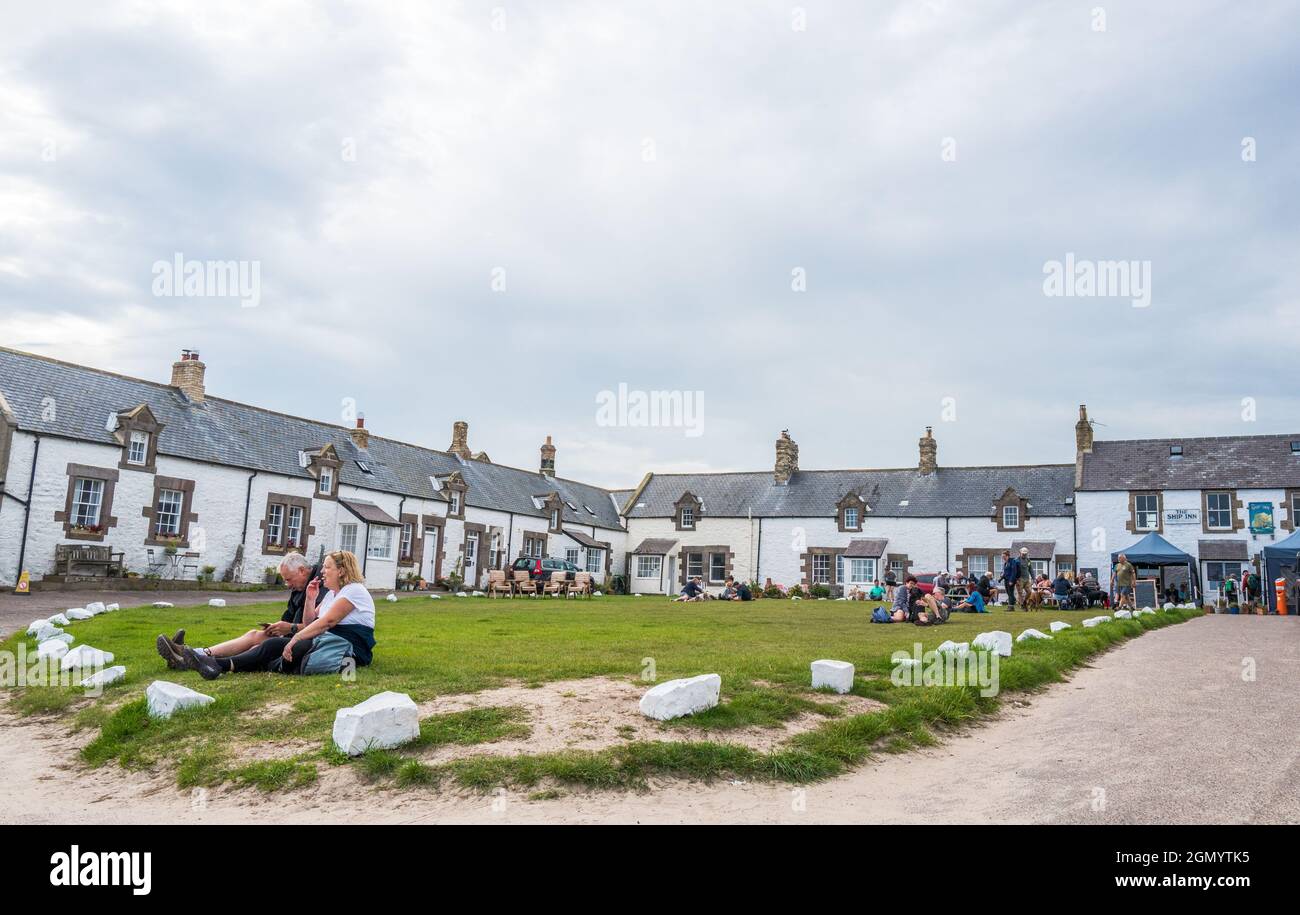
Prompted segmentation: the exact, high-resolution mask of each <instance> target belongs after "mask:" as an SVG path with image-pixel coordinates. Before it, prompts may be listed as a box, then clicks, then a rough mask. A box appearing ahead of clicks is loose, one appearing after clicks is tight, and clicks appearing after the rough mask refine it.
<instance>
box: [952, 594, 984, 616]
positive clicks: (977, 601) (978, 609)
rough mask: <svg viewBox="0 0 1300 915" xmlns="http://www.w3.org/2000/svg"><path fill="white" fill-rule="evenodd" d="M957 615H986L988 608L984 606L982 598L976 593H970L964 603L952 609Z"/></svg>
mask: <svg viewBox="0 0 1300 915" xmlns="http://www.w3.org/2000/svg"><path fill="white" fill-rule="evenodd" d="M953 609H954V610H956V611H958V612H959V613H988V612H989V611H988V608H987V607H985V606H984V596H983V595H982V594H980V593H979V592H978V591H971V593H970V596H968V597H967V598H966V599H965V600H964V601H962V602H961V603H960V604H958V605H957V606H955V607H953Z"/></svg>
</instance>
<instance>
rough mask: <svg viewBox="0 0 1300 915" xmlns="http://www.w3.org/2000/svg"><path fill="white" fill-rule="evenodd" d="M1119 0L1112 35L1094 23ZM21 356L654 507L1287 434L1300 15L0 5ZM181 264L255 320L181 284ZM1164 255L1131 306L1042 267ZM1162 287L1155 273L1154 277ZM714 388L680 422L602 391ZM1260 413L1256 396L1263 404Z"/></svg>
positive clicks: (0, 238)
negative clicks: (174, 375) (203, 377)
mask: <svg viewBox="0 0 1300 915" xmlns="http://www.w3.org/2000/svg"><path fill="white" fill-rule="evenodd" d="M1099 7H1100V8H1101V9H1102V10H1104V12H1101V13H1100V14H1099V12H1098V8H1099ZM4 20H5V23H4V29H3V32H2V33H0V345H6V346H12V347H16V348H19V349H25V350H30V351H33V352H39V353H43V354H48V355H51V356H55V357H59V358H63V359H67V360H71V361H75V362H82V363H86V364H90V365H94V366H99V367H103V368H107V369H111V370H114V371H118V372H123V373H127V374H132V375H139V376H142V377H146V378H152V379H157V380H160V381H166V380H167V379H168V378H169V375H170V363H171V362H172V360H173V359H174V358H175V356H176V354H178V353H179V351H180V350H181V349H182V348H183V347H188V348H194V349H198V350H200V351H201V353H202V357H203V359H204V361H205V362H206V363H207V365H208V370H207V379H208V390H209V392H210V393H212V394H215V395H218V396H223V397H227V398H231V399H235V400H241V401H245V402H248V403H253V404H258V405H262V406H266V407H269V408H272V409H276V410H281V411H285V412H290V413H295V414H301V415H307V416H311V417H314V418H319V419H325V420H332V421H339V420H340V415H341V410H342V407H343V405H344V404H345V402H348V399H351V400H355V402H356V404H357V406H358V408H359V409H360V410H362V411H363V412H364V413H365V415H366V417H367V425H368V426H369V427H370V428H371V429H372V430H373V431H374V432H375V433H376V434H379V435H385V436H390V437H394V438H400V439H405V440H408V441H413V442H417V443H420V444H426V445H431V446H434V447H445V446H446V445H447V444H448V441H449V439H450V428H451V424H452V422H453V420H455V419H466V420H468V421H469V423H470V444H471V446H472V447H474V448H475V449H476V450H477V449H483V450H486V451H487V452H488V453H489V454H490V455H491V457H492V458H493V459H494V460H496V461H498V462H502V463H510V464H516V465H519V466H524V467H530V468H531V467H535V466H536V464H537V446H538V444H540V442H541V441H542V439H543V438H544V437H545V436H546V435H547V434H550V435H552V436H554V438H555V441H556V443H557V445H558V447H559V455H558V459H557V462H558V467H559V471H560V474H561V475H562V476H570V477H577V478H579V479H586V480H589V481H591V482H597V483H604V484H610V485H631V484H634V483H635V482H636V481H637V480H638V479H639V478H640V476H641V475H642V474H643V473H644V472H645V471H647V470H656V471H672V470H696V469H712V470H728V469H762V468H768V467H770V466H771V464H772V454H773V450H772V442H773V440H774V439H775V437H776V435H777V433H779V431H780V430H781V429H783V428H789V429H790V430H791V433H792V435H793V436H794V437H795V439H796V440H797V441H798V442H799V444H800V448H801V464H802V466H803V467H805V468H828V467H894V466H908V465H911V464H913V463H915V460H916V440H917V438H918V436H919V435H920V434H921V432H922V431H923V429H924V427H925V426H926V425H933V426H934V427H935V434H936V436H937V437H938V438H939V459H940V463H941V464H944V463H946V464H950V465H958V464H979V463H1037V462H1056V461H1069V460H1072V459H1073V424H1074V421H1075V419H1076V415H1077V409H1078V404H1080V403H1083V402H1086V403H1087V404H1088V405H1089V409H1090V412H1091V414H1092V415H1093V417H1094V418H1095V419H1097V420H1098V421H1099V422H1101V423H1103V424H1104V425H1103V426H1100V427H1099V428H1098V430H1097V431H1098V437H1100V438H1131V437H1145V436H1159V435H1219V434H1235V433H1247V432H1258V433H1263V432H1286V431H1296V430H1297V429H1300V412H1298V411H1297V405H1298V395H1297V389H1296V385H1295V383H1294V382H1295V379H1296V376H1297V371H1296V370H1297V367H1298V364H1300V294H1298V293H1297V281H1296V268H1297V265H1298V264H1300V230H1298V229H1297V225H1298V221H1297V219H1296V213H1297V212H1300V188H1298V187H1297V182H1298V181H1300V167H1298V166H1300V110H1298V109H1300V94H1297V92H1296V88H1297V86H1298V85H1300V73H1298V72H1297V71H1298V69H1300V64H1298V63H1297V62H1298V61H1300V11H1297V9H1296V7H1295V5H1294V4H1293V3H1286V2H1271V0H1252V2H1250V3H1240V2H1237V3H1233V2H1200V0H1178V2H1166V3H1149V2H1143V3H1138V2H1124V3H1118V2H1106V0H1088V2H1048V3H1035V4H1025V3H1022V2H993V0H989V2H960V3H959V2H955V0H953V2H943V0H930V2H910V0H908V2H880V3H870V4H863V3H828V2H819V0H812V2H807V3H805V4H803V5H802V6H793V5H791V4H789V3H761V2H748V3H720V2H719V3H707V4H701V3H697V2H688V3H681V4H675V3H654V4H647V3H615V2H601V3H595V2H593V3H560V2H551V0H547V2H538V3H519V2H512V0H487V2H482V3H473V2H470V3H446V4H443V3H427V2H410V3H361V2H356V3H349V2H320V3H277V2H266V0H258V2H250V3H246V4H240V3H223V4H202V5H200V4H198V3H190V4H187V3H155V2H144V0H135V2H125V3H114V2H111V0H103V2H95V3H86V4H83V5H80V8H78V5H75V4H70V3H52V4H9V5H8V8H7V9H6V12H5V15H4ZM178 255H180V256H181V257H183V258H184V259H186V260H195V261H209V260H213V261H241V262H244V263H245V264H246V265H248V269H251V265H252V264H253V262H256V264H257V269H258V270H259V278H260V284H259V286H258V294H257V304H256V307H242V304H241V302H240V300H239V299H238V298H237V297H234V296H230V295H225V296H223V295H219V294H216V293H217V292H219V290H216V289H214V288H212V287H204V289H203V294H196V295H188V296H159V295H156V294H155V288H156V283H155V277H156V271H155V264H157V263H158V262H160V261H161V262H164V263H170V262H172V261H174V259H175V258H176V257H177V256H178ZM1067 255H1071V256H1072V257H1073V258H1074V259H1075V260H1076V261H1078V262H1087V263H1094V262H1097V261H1107V260H1112V261H1118V260H1125V261H1136V262H1138V263H1139V265H1141V264H1142V263H1144V262H1145V263H1147V264H1149V269H1150V290H1149V291H1150V300H1149V304H1148V305H1147V306H1146V307H1134V304H1133V302H1132V296H1122V295H1106V296H1092V297H1085V296H1051V295H1047V294H1046V293H1045V291H1044V279H1045V274H1044V269H1045V265H1047V264H1048V263H1049V262H1052V261H1064V260H1065V258H1066V256H1067ZM1141 269H1142V268H1141V267H1140V268H1139V273H1140V272H1141ZM620 384H625V385H627V386H628V389H629V390H630V391H653V390H671V391H683V392H697V391H698V392H702V393H703V412H702V414H701V422H700V424H699V426H698V431H699V432H700V433H701V434H699V435H688V434H687V432H688V430H687V429H684V428H682V427H680V426H677V427H673V426H668V427H654V428H642V427H631V426H628V425H626V424H623V425H618V424H616V425H608V424H605V423H603V422H602V421H599V420H598V416H597V399H598V397H599V396H600V392H602V391H609V390H617V389H618V386H619V385H620ZM1246 398H1251V400H1249V401H1246V406H1245V407H1243V400H1244V399H1246Z"/></svg>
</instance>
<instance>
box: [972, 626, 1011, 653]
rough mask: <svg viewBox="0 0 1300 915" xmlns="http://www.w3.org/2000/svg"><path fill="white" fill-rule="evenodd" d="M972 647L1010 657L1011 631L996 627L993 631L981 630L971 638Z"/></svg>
mask: <svg viewBox="0 0 1300 915" xmlns="http://www.w3.org/2000/svg"><path fill="white" fill-rule="evenodd" d="M971 647H972V648H983V649H986V650H988V651H992V652H994V653H996V654H999V655H1001V656H1002V657H1004V658H1009V657H1011V633H1009V632H1005V631H1003V630H1001V629H994V630H993V631H992V632H981V633H980V634H979V635H977V636H975V638H973V639H971Z"/></svg>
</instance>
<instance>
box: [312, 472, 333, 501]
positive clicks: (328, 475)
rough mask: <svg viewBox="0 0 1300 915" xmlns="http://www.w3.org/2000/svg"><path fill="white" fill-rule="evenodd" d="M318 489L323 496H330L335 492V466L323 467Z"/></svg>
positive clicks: (317, 485)
mask: <svg viewBox="0 0 1300 915" xmlns="http://www.w3.org/2000/svg"><path fill="white" fill-rule="evenodd" d="M316 491H317V492H318V493H320V494H321V495H322V496H328V495H330V494H332V493H333V492H334V468H333V467H322V468H321V471H320V479H319V480H318V481H317V483H316Z"/></svg>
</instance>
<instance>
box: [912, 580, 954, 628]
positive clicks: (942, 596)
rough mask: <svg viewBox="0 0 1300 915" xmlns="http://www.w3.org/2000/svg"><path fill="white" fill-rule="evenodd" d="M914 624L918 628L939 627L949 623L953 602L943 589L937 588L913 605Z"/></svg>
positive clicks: (923, 595)
mask: <svg viewBox="0 0 1300 915" xmlns="http://www.w3.org/2000/svg"><path fill="white" fill-rule="evenodd" d="M912 608H913V609H912V622H913V623H915V624H916V625H918V626H937V625H938V624H940V623H946V622H948V614H950V613H951V612H952V602H951V601H949V600H948V598H947V592H945V591H944V589H943V588H935V589H934V591H932V592H931V593H929V594H922V595H921V597H920V599H919V600H917V601H916V603H914V604H913V605H912Z"/></svg>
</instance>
